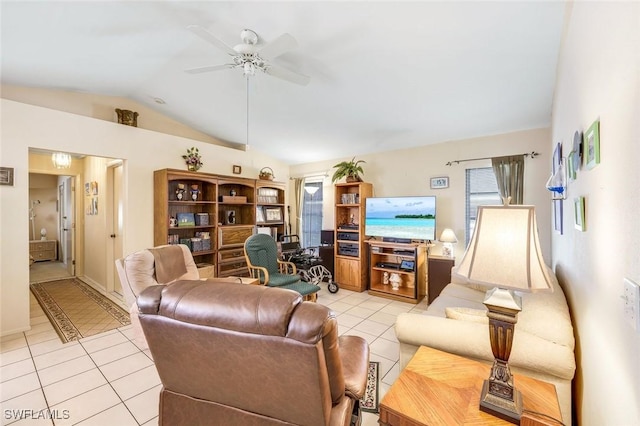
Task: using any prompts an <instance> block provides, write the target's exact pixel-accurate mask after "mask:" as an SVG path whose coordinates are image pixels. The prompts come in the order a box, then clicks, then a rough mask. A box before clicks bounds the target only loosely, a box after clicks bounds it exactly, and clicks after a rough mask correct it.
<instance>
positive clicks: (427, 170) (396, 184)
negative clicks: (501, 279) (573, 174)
mask: <svg viewBox="0 0 640 426" xmlns="http://www.w3.org/2000/svg"><path fill="white" fill-rule="evenodd" d="M549 138H550V134H549V129H536V130H528V131H521V132H513V133H507V134H502V135H494V136H486V137H480V138H473V139H465V140H460V141H450V142H446V143H440V144H435V145H426V146H422V147H418V148H412V149H403V150H397V151H389V152H385V153H384V154H377V155H364V156H359V157H358V159H363V160H365V161H366V163H365V164H363V165H362V166H363V169H364V172H365V173H364V175H363V176H362V177H363V179H364V180H365V181H366V182H371V183H372V184H373V188H374V196H378V197H384V196H401V195H435V196H436V197H437V200H436V222H437V225H436V226H437V230H436V234H437V236H440V233H441V232H442V230H443V229H444V228H452V229H453V230H454V232H455V233H456V236H457V237H458V244H457V247H456V248H455V255H456V257H460V256H462V254H463V253H464V249H465V169H467V168H475V167H490V166H491V161H490V160H480V161H470V162H464V163H460V164H454V165H452V166H447V165H446V163H447V162H449V161H453V160H463V159H469V158H481V157H493V156H501V155H510V154H523V153H529V152H532V151H536V152H539V153H540V155H539V156H537V157H536V158H534V159H531V158H530V157H529V158H527V159H526V160H525V200H524V202H525V204H532V205H534V206H536V215H537V217H538V226H539V228H540V243H541V245H542V249H543V254H544V257H545V260H546V261H547V263H548V264H550V263H551V249H550V247H551V241H550V232H551V231H550V229H551V225H550V210H549V206H550V199H551V197H550V195H549V192H548V191H547V190H546V189H545V187H544V185H545V182H546V181H547V179H548V177H549V174H550V167H551V166H550V162H551V160H550V159H551V153H550V152H551V149H550V147H549V140H550V139H549ZM344 160H350V158H346V159H344ZM339 161H342V159H340V160H334V161H326V162H322V163H312V164H304V165H298V166H292V167H291V169H290V170H291V176H293V177H302V176H309V175H313V176H315V175H318V174H324V173H326V174H327V177H326V178H325V179H324V186H323V193H324V198H323V199H324V200H325V202H324V203H323V229H334V228H335V226H334V210H333V197H334V190H333V184H332V183H331V176H332V175H333V172H334V169H333V165H334V164H336V163H337V162H339ZM437 176H448V177H449V188H447V189H430V179H431V178H432V177H437ZM290 191H291V192H293V184H291V186H290ZM291 199H293V197H291ZM293 208H294V206H292V209H293ZM294 213H295V212H294V211H292V215H294ZM441 251H442V245H441V244H439V243H438V244H437V245H436V246H435V247H434V248H433V249H432V253H434V254H439V253H441Z"/></svg>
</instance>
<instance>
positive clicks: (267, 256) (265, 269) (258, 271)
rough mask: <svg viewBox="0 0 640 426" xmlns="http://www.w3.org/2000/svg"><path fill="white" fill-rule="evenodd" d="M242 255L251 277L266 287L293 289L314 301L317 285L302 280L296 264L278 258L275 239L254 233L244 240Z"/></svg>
mask: <svg viewBox="0 0 640 426" xmlns="http://www.w3.org/2000/svg"><path fill="white" fill-rule="evenodd" d="M244 256H245V258H246V259H247V266H248V267H249V272H250V273H251V276H252V277H253V278H257V279H259V280H260V284H262V285H266V286H268V287H281V288H288V289H290V290H295V291H297V292H298V293H300V294H301V295H302V296H305V298H306V299H309V300H313V301H315V299H316V294H315V293H316V292H317V291H318V290H320V287H318V286H317V285H313V284H310V283H308V282H305V281H302V280H301V279H300V275H298V274H297V273H296V272H297V271H296V265H294V264H293V263H291V262H285V261H282V260H280V259H278V246H277V244H276V241H275V240H274V239H273V238H272V237H271V236H269V235H266V234H255V235H252V236H250V237H249V238H247V240H246V241H245V242H244Z"/></svg>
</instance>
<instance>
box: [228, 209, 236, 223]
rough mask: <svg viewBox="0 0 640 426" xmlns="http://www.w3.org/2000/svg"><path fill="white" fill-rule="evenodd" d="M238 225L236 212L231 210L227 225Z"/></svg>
mask: <svg viewBox="0 0 640 426" xmlns="http://www.w3.org/2000/svg"><path fill="white" fill-rule="evenodd" d="M235 224H236V212H235V211H234V210H230V211H228V212H227V225H235Z"/></svg>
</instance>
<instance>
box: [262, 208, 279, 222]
mask: <svg viewBox="0 0 640 426" xmlns="http://www.w3.org/2000/svg"><path fill="white" fill-rule="evenodd" d="M264 216H265V219H266V220H265V221H266V222H282V209H281V208H280V207H265V208H264Z"/></svg>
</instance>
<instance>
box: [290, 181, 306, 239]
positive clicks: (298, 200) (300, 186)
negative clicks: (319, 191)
mask: <svg viewBox="0 0 640 426" xmlns="http://www.w3.org/2000/svg"><path fill="white" fill-rule="evenodd" d="M293 184H294V194H293V196H294V197H295V206H296V231H295V233H296V234H297V235H300V234H301V232H302V203H304V193H303V192H302V191H304V178H295V179H293ZM289 222H291V217H289Z"/></svg>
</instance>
